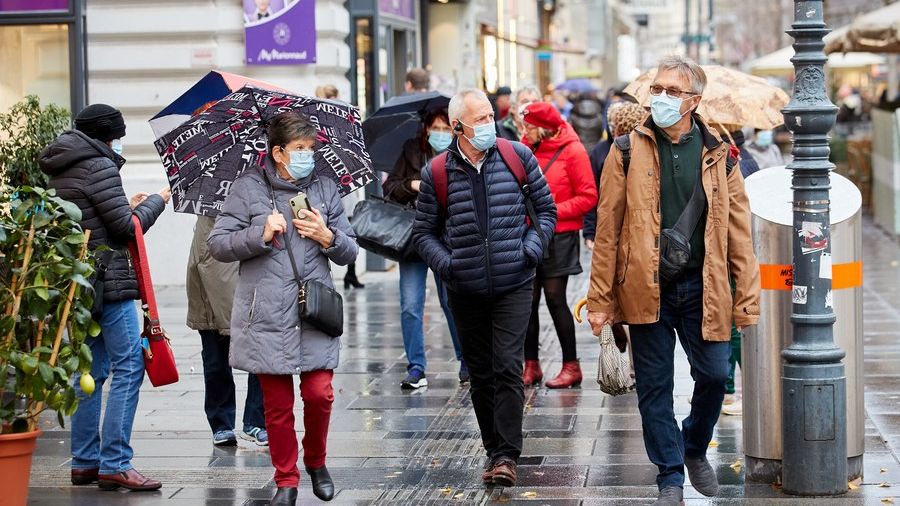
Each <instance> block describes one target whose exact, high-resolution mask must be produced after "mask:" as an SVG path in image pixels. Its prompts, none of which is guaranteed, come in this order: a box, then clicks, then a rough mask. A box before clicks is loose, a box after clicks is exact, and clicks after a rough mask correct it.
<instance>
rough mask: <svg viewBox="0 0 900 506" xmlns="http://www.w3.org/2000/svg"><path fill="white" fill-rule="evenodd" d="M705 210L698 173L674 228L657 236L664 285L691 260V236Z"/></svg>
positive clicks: (701, 184)
mask: <svg viewBox="0 0 900 506" xmlns="http://www.w3.org/2000/svg"><path fill="white" fill-rule="evenodd" d="M705 210H706V193H704V192H703V176H702V173H698V174H697V181H696V182H695V183H694V191H693V193H692V194H691V199H690V200H688V203H687V205H686V206H684V210H683V211H681V216H679V217H678V221H677V222H675V226H674V227H672V228H666V229H663V231H662V233H661V234H660V236H659V277H660V279H661V280H662V281H663V282H664V283H666V282H669V281H671V280H673V279H675V278H677V277H678V276H679V275H680V274H681V273H682V272H684V269H685V267H687V264H688V262H689V261H690V260H691V236H693V235H694V230H696V229H697V224H698V223H699V222H700V217H701V216H703V211H705Z"/></svg>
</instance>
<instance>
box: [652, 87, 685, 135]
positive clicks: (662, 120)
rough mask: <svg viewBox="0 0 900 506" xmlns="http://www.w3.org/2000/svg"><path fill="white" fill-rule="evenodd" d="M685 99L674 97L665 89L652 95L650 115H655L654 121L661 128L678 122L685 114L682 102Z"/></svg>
mask: <svg viewBox="0 0 900 506" xmlns="http://www.w3.org/2000/svg"><path fill="white" fill-rule="evenodd" d="M682 102H684V99H681V98H672V97H670V96H669V94H668V93H667V92H665V91H663V92H662V93H660V94H659V95H652V96H651V97H650V115H651V116H653V122H654V123H656V126H658V127H659V128H669V127H670V126H672V125H674V124H675V123H678V120H680V119H681V117H682V116H684V114H687V111H685V113H684V114H682V113H681V104H682Z"/></svg>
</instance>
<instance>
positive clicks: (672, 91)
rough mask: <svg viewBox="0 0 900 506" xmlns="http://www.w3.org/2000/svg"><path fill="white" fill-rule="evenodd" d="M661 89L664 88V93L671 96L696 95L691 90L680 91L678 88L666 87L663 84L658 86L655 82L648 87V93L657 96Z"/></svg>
mask: <svg viewBox="0 0 900 506" xmlns="http://www.w3.org/2000/svg"><path fill="white" fill-rule="evenodd" d="M663 90H665V92H666V95H668V96H670V97H672V98H685V97H692V96H694V95H696V93H694V92H692V91H682V90H679V89H678V88H666V87H665V86H659V85H657V84H654V85H653V86H651V87H650V94H651V95H653V96H659V95H661V94H662V92H663Z"/></svg>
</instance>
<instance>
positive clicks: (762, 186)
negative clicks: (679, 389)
mask: <svg viewBox="0 0 900 506" xmlns="http://www.w3.org/2000/svg"><path fill="white" fill-rule="evenodd" d="M746 186H747V194H748V196H749V198H750V210H751V212H752V215H753V218H752V228H753V245H754V249H755V250H756V255H757V257H758V259H759V264H760V279H761V281H762V288H763V290H762V295H761V297H760V322H759V325H758V326H753V327H749V328H748V329H746V330H745V331H744V332H745V336H744V339H743V340H742V343H741V344H742V346H743V349H742V354H741V357H742V365H741V375H742V379H743V403H744V405H743V408H744V414H743V421H744V424H743V425H744V454H745V457H746V459H745V460H746V462H745V465H744V469H745V472H746V479H747V480H748V481H756V482H764V483H780V482H781V460H782V456H783V451H784V447H783V444H782V443H783V442H782V434H781V431H782V420H781V410H782V398H781V373H782V364H783V360H782V358H781V351H782V350H784V349H785V348H787V347H788V346H790V344H791V340H792V337H793V330H792V325H791V309H792V307H791V306H792V303H791V287H792V284H793V283H792V276H791V271H792V267H791V262H792V255H791V244H792V240H791V239H792V238H791V234H792V231H793V213H792V201H793V194H792V190H791V171H789V170H786V169H785V168H784V167H783V166H782V167H772V168H769V169H765V170H761V171H759V172H757V173H755V174H753V175H751V176H750V177H748V178H747V181H746ZM830 199H831V234H832V236H831V241H832V242H831V255H832V257H831V262H832V292H833V302H834V306H833V307H834V312H835V315H836V317H837V322H836V323H835V326H834V340H835V344H836V345H837V346H839V347H840V348H841V349H843V350H844V351H845V352H846V354H847V355H846V357H844V361H843V363H844V368H845V372H846V378H847V457H848V459H847V460H848V461H847V470H848V474H849V476H848V479H849V480H853V479H856V478H858V477H860V476H862V472H863V452H864V451H865V402H864V397H863V395H864V393H863V386H864V385H863V382H864V377H863V376H864V375H863V306H862V302H863V293H862V213H861V207H862V195H861V194H860V191H859V189H858V188H857V187H856V186H855V185H854V184H853V183H852V182H850V180H848V179H847V178H845V177H843V176H841V175H838V174H835V173H832V174H831V191H830Z"/></svg>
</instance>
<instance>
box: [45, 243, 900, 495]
mask: <svg viewBox="0 0 900 506" xmlns="http://www.w3.org/2000/svg"><path fill="white" fill-rule="evenodd" d="M864 245H865V248H864V249H865V283H866V284H865V318H866V320H865V343H866V349H865V362H866V367H865V371H866V408H867V417H866V436H867V437H866V455H865V477H864V479H863V482H862V483H861V484H860V485H859V486H858V488H856V489H854V490H851V491H850V492H848V494H847V495H846V496H844V497H841V498H837V499H821V498H818V499H805V498H796V497H790V496H786V495H784V494H783V493H781V492H780V490H779V489H778V488H777V487H774V486H772V485H769V484H749V483H744V474H743V471H742V468H741V467H740V465H739V464H740V462H741V459H742V452H741V422H742V419H741V417H726V416H723V417H722V418H721V419H720V421H719V425H718V427H717V429H716V433H715V436H714V443H713V444H712V445H711V448H710V450H709V458H710V460H711V462H713V464H714V465H715V467H716V469H717V473H718V475H719V480H720V482H721V484H722V488H721V493H720V497H719V498H717V499H715V500H711V499H707V498H704V497H702V496H700V495H699V494H698V493H697V492H696V491H694V489H693V488H692V487H690V486H689V485H687V486H686V487H685V498H686V502H687V504H728V505H730V504H760V505H768V504H775V505H801V504H815V505H816V506H827V505H830V504H840V505H857V504H859V505H862V504H866V505H868V504H891V502H889V501H891V500H892V498H893V497H894V496H895V495H896V496H897V501H898V503H900V464H898V458H897V457H898V450H900V402H898V401H900V381H898V380H900V283H898V282H900V246H898V244H897V243H896V242H893V241H891V240H890V239H888V237H887V236H886V235H884V234H882V233H881V232H880V231H878V230H876V229H874V228H873V227H871V226H870V225H867V226H866V228H865V232H864ZM583 265H585V267H587V266H588V262H587V261H586V257H585V261H583ZM363 281H364V282H365V283H366V288H365V289H363V290H351V291H349V292H347V293H346V294H345V306H346V308H347V309H346V310H347V316H346V332H345V336H344V345H343V349H342V352H341V353H342V357H341V358H342V360H341V366H340V367H339V369H338V370H337V372H336V374H335V377H334V387H335V403H334V413H333V415H332V423H331V433H330V435H329V444H328V467H329V469H330V470H331V473H332V476H333V477H334V480H335V484H336V488H337V496H336V498H335V500H334V501H333V503H334V504H345V505H349V504H353V505H357V504H358V505H362V504H494V503H498V504H499V503H503V504H523V505H534V506H537V505H555V506H557V505H558V506H563V505H565V506H568V505H583V506H590V505H633V504H650V503H652V502H653V499H655V496H656V486H655V475H656V470H655V468H654V466H652V465H651V464H650V463H649V462H648V461H647V457H646V454H645V453H644V447H643V442H642V439H641V425H640V417H639V415H638V411H637V399H636V396H635V395H634V394H631V395H626V396H622V397H610V396H607V395H606V394H603V393H602V392H601V391H600V389H599V387H598V386H597V385H596V383H595V382H594V381H592V378H595V377H596V371H597V363H596V357H597V352H598V345H597V342H596V339H595V338H594V337H593V336H591V334H590V331H589V328H588V327H587V325H583V326H579V327H578V350H579V356H580V357H581V359H582V366H583V368H584V372H585V383H584V384H583V385H582V387H581V388H577V389H572V390H566V391H552V390H548V389H546V388H543V387H541V388H536V389H528V390H527V403H526V404H527V407H526V416H525V427H524V428H525V448H524V453H523V457H522V459H521V461H520V467H519V485H518V486H517V487H514V488H506V489H503V488H485V487H483V486H482V485H481V483H480V480H479V476H480V472H481V465H482V463H483V452H482V450H481V444H480V439H479V436H478V431H477V425H476V422H475V417H474V414H473V412H472V409H471V403H470V400H469V397H468V390H467V389H466V388H461V387H460V386H459V382H458V380H457V376H456V374H457V368H458V365H457V362H456V360H455V358H454V353H453V347H452V344H451V342H450V337H449V334H448V332H447V328H446V325H445V324H444V322H443V321H442V313H441V310H440V306H439V305H438V303H437V299H436V297H435V296H434V290H433V286H432V287H431V289H430V291H429V298H428V306H427V310H426V312H427V314H426V331H427V346H428V349H427V353H428V381H429V386H428V387H427V389H423V390H419V391H414V392H405V391H401V389H400V386H399V383H400V380H402V379H403V377H404V375H405V365H406V361H405V359H404V355H403V346H402V341H401V338H400V312H399V292H398V286H397V285H398V281H397V274H396V271H395V272H390V273H383V274H382V273H379V274H367V275H366V276H365V278H364V279H363ZM429 283H430V281H429ZM586 283H587V274H582V275H581V276H579V277H577V278H576V280H574V281H573V282H572V283H570V287H571V288H570V296H569V300H570V302H574V301H575V300H576V299H577V298H578V297H579V296H581V295H583V293H584V292H585V290H586ZM158 299H159V300H160V303H161V304H162V309H161V318H162V321H163V324H164V326H165V327H166V328H167V330H168V331H169V333H170V335H171V336H172V338H173V342H174V346H175V351H176V358H177V361H178V366H179V370H180V373H181V381H180V382H178V383H177V384H175V385H171V386H168V387H164V388H158V389H156V388H153V387H151V386H150V384H149V382H145V383H144V389H143V391H142V393H141V401H140V404H139V406H138V413H137V418H136V420H135V427H134V436H133V441H132V443H133V446H134V449H135V455H136V456H135V458H134V461H133V462H134V465H135V467H137V468H138V469H140V470H141V471H143V472H144V473H145V474H147V475H149V476H151V477H154V478H157V479H160V480H161V481H162V482H163V484H164V486H163V488H162V490H160V491H158V492H151V493H129V492H100V491H98V490H97V489H96V488H95V487H72V486H71V485H70V484H69V468H68V465H69V433H68V431H66V430H63V429H60V428H59V427H58V426H55V425H54V424H53V423H52V422H51V421H49V420H48V422H47V424H46V425H45V427H44V428H45V434H44V436H43V437H42V438H41V439H40V440H39V442H38V449H37V452H36V454H35V459H34V466H33V470H32V473H31V492H30V504H34V505H41V506H44V505H46V506H51V505H64V504H65V505H68V504H73V505H96V504H122V505H141V506H143V505H154V504H162V505H222V506H225V505H232V504H234V505H263V504H266V503H267V500H268V499H269V498H270V497H271V496H272V494H273V493H274V484H273V482H272V480H271V478H272V472H273V471H272V467H271V465H270V463H269V458H268V452H267V451H266V450H265V449H263V448H259V447H257V446H255V445H252V444H249V443H247V442H246V441H240V443H239V446H238V447H237V448H214V447H213V445H212V441H211V434H210V432H209V429H208V425H207V422H206V418H205V415H204V413H203V375H202V364H201V359H200V339H199V336H198V334H197V333H196V332H193V331H190V330H189V329H188V328H187V327H186V326H185V325H184V321H185V315H186V311H187V309H186V303H185V294H184V289H183V287H167V288H163V289H161V290H159V293H158ZM542 322H544V323H545V325H544V329H543V333H542V358H541V360H542V365H543V367H544V372H545V375H547V376H550V377H552V375H555V374H556V372H558V370H559V367H560V352H559V346H558V344H557V343H556V339H555V334H554V333H553V330H552V325H551V324H550V323H549V322H550V319H549V316H548V315H547V313H546V311H544V314H543V318H542ZM678 350H679V355H678V357H677V358H676V375H677V378H676V387H675V388H676V392H675V393H676V398H675V412H676V417H678V418H679V419H682V418H684V417H685V416H686V415H687V413H688V410H689V404H688V397H689V395H690V389H691V387H692V383H691V381H690V376H689V372H688V368H687V362H686V359H685V358H684V356H683V354H681V353H680V348H678ZM245 378H246V376H245V375H243V374H239V375H238V378H237V380H236V383H237V384H238V389H239V392H238V416H237V419H238V424H240V419H241V413H240V411H241V407H242V403H243V399H244V395H245V390H246V380H245ZM297 398H298V405H297V408H296V409H297V411H298V414H299V412H300V411H301V405H300V403H299V396H297ZM301 419H302V418H300V417H299V416H298V429H302V427H300V425H302V424H301V423H300V422H299V420H301ZM54 420H55V418H54ZM300 487H301V491H300V501H299V504H317V503H320V501H318V499H316V498H315V497H314V496H313V495H312V493H311V491H310V488H309V482H308V479H306V477H305V476H304V478H303V479H302V481H301V485H300Z"/></svg>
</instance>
